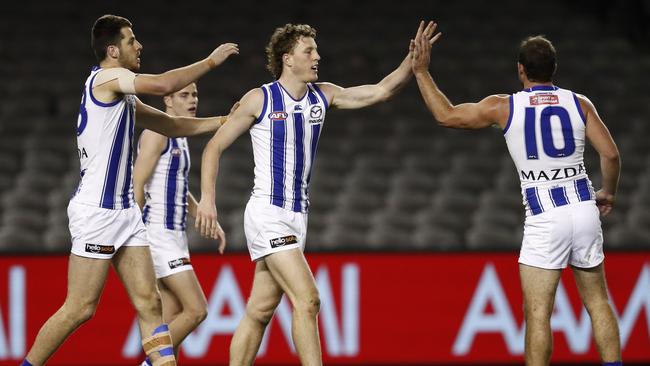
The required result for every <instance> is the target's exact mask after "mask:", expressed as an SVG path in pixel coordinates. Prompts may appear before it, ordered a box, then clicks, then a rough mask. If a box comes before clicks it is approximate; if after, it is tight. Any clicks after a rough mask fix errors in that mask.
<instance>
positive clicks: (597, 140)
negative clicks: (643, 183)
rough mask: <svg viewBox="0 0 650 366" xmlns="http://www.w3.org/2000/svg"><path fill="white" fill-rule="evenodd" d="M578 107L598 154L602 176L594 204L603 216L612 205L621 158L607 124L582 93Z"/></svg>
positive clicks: (590, 141) (590, 140)
mask: <svg viewBox="0 0 650 366" xmlns="http://www.w3.org/2000/svg"><path fill="white" fill-rule="evenodd" d="M578 101H579V103H580V107H581V109H582V111H583V113H584V115H585V119H586V124H587V127H586V135H587V139H589V143H591V145H592V146H593V147H594V149H596V151H597V152H598V155H600V171H601V173H602V176H603V182H602V185H603V186H602V188H601V189H600V190H598V191H597V192H596V204H597V205H598V208H599V209H600V213H601V214H602V215H603V216H605V215H607V214H609V212H610V211H611V210H612V208H613V207H614V202H615V201H616V191H617V190H618V180H619V176H620V173H621V158H620V156H619V154H618V148H617V147H616V143H615V142H614V139H613V138H612V135H611V134H610V133H609V130H608V129H607V126H605V123H604V122H603V120H602V119H600V116H599V115H598V112H597V111H596V107H594V105H593V104H592V103H591V101H589V99H587V98H586V97H584V96H582V95H578Z"/></svg>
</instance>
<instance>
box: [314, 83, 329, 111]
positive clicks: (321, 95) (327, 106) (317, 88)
mask: <svg viewBox="0 0 650 366" xmlns="http://www.w3.org/2000/svg"><path fill="white" fill-rule="evenodd" d="M311 85H312V86H313V87H314V89H315V90H316V93H318V95H320V99H321V100H322V101H323V104H325V109H329V107H330V106H329V104H327V98H325V94H323V92H322V91H321V90H320V88H319V87H318V85H316V84H311Z"/></svg>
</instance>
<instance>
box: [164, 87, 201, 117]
mask: <svg viewBox="0 0 650 366" xmlns="http://www.w3.org/2000/svg"><path fill="white" fill-rule="evenodd" d="M165 104H166V106H167V109H168V111H169V110H171V112H173V114H174V115H176V116H181V117H195V116H196V107H198V105H199V91H198V90H197V89H196V84H194V83H192V84H190V85H188V86H186V87H184V88H183V89H181V90H179V91H177V92H176V93H174V94H172V95H171V96H168V97H165Z"/></svg>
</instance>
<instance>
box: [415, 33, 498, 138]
mask: <svg viewBox="0 0 650 366" xmlns="http://www.w3.org/2000/svg"><path fill="white" fill-rule="evenodd" d="M436 26H437V25H436V23H433V22H429V24H428V25H427V26H426V27H425V26H424V22H421V23H420V26H419V28H418V31H417V33H416V35H415V40H414V41H413V46H412V48H413V51H412V56H413V57H412V67H413V74H414V75H415V80H416V81H417V83H418V88H419V89H420V93H421V94H422V99H424V103H425V104H426V105H427V108H428V109H429V111H431V114H433V117H434V118H435V119H436V121H438V123H439V124H440V125H441V126H443V127H449V128H461V129H478V128H485V127H489V126H492V125H495V124H496V125H499V126H500V127H501V128H505V125H506V123H507V121H508V116H509V113H510V104H509V103H510V102H509V99H508V96H507V95H491V96H488V97H486V98H485V99H483V100H481V101H480V102H478V103H463V104H458V105H454V104H452V103H451V102H450V101H449V99H448V98H447V96H446V95H445V94H444V93H443V92H442V91H441V90H440V88H438V85H437V84H436V83H435V81H434V80H433V78H432V77H431V74H430V73H429V63H430V61H431V46H432V45H433V44H434V43H435V42H436V41H437V40H438V38H439V37H440V35H441V33H437V34H435V36H434V35H433V34H434V33H435V29H436Z"/></svg>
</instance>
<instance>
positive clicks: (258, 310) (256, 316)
mask: <svg viewBox="0 0 650 366" xmlns="http://www.w3.org/2000/svg"><path fill="white" fill-rule="evenodd" d="M274 312H275V307H274V306H270V305H266V306H265V305H260V304H251V303H249V304H248V305H247V306H246V315H247V316H248V317H249V318H250V319H252V320H253V321H255V322H257V323H260V324H261V325H263V326H266V325H267V324H269V322H270V321H271V318H273V313H274Z"/></svg>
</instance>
